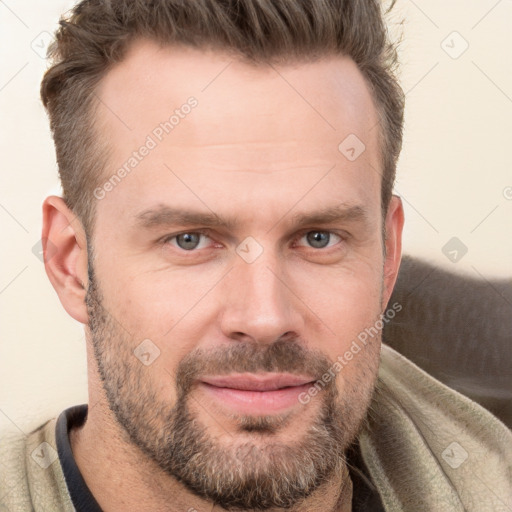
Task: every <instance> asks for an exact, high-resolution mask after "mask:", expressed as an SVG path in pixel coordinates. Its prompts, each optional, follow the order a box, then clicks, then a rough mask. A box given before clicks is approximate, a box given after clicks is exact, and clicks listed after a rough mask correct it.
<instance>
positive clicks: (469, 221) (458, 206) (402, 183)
mask: <svg viewBox="0 0 512 512" xmlns="http://www.w3.org/2000/svg"><path fill="white" fill-rule="evenodd" d="M71 5H72V3H71V2H66V1H63V0H51V1H49V0H47V1H45V2H36V1H35V0H30V1H29V0H25V1H23V0H20V1H17V2H15V1H14V0H6V1H5V2H1V3H0V24H1V26H0V53H1V62H2V66H1V67H0V68H1V69H0V108H1V113H2V114H1V118H0V127H1V147H0V155H1V168H2V170H1V176H2V187H1V190H0V225H1V228H2V260H1V261H2V264H1V267H0V290H1V292H0V308H1V323H0V325H1V341H0V427H2V426H3V425H11V422H14V423H15V424H17V425H18V426H20V427H21V428H23V429H24V430H27V429H28V428H30V426H31V425H35V424H36V423H37V422H38V417H43V416H45V415H47V414H52V413H56V412H58V411H60V410H61V409H62V408H64V407H66V406H68V405H72V404H75V403H81V402H84V401H86V397H87V395H86V365H85V350H84V338H83V329H82V326H80V325H79V324H77V323H76V322H75V321H73V320H71V319H70V318H69V317H68V316H67V314H66V313H65V312H64V310H63V308H62V307H61V305H60V303H59V302H58V300H57V297H56V294H55V292H54V291H53V289H52V287H51V285H50V283H49V281H48V279H47V277H46V274H45V273H44V268H43V264H42V262H41V261H40V260H39V259H38V257H37V256H36V255H34V254H33V248H34V246H35V245H36V244H37V242H38V240H39V238H40V229H41V203H42V200H43V198H44V197H45V196H46V195H48V194H50V193H58V191H59V185H58V181H57V172H56V164H55V159H54V153H53V146H52V142H51V139H50V134H49V130H48V126H47V120H46V117H45V114H44V111H43V109H42V106H41V105H40V102H39V99H38V87H39V82H40V79H41V76H42V73H43V71H44V69H45V62H44V60H43V59H42V58H41V57H40V56H39V54H42V50H43V49H44V46H45V44H46V42H47V39H48V37H49V36H48V34H47V33H50V32H52V31H53V30H54V29H55V27H56V22H57V20H58V16H59V14H60V13H61V12H64V11H65V10H66V9H67V8H69V7H70V6H71ZM400 17H404V18H405V24H404V28H403V30H404V42H403V43H402V46H401V60H402V83H403V87H404V90H405V91H406V92H407V111H406V132H405V140H404V151H403V153H402V157H401V160H400V165H399V174H398V180H397V184H396V193H398V194H399V195H401V196H402V198H403V200H404V203H405V210H406V229H405V235H404V247H405V252H406V253H410V254H414V255H418V256H422V257H423V258H426V259H429V260H431V261H433V262H435V263H436V264H438V265H440V266H443V267H446V268H450V269H453V270H454V271H459V272H466V273H468V274H470V275H473V276H476V275H482V276H484V277H486V278H489V277H492V276H510V275H511V274H512V236H511V233H512V151H511V147H512V72H511V71H512V69H511V62H512V30H511V28H512V2H511V1H510V0H502V1H501V2H496V0H485V1H484V0H480V1H476V2H467V0H464V1H463V0H457V1H453V0H449V1H447V0H428V1H427V0H415V1H414V2H412V1H410V0H398V8H397V12H396V14H395V15H394V16H393V19H394V20H395V21H396V20H398V18H400ZM395 29H396V27H394V28H393V30H395ZM454 32H457V33H458V34H455V33H454ZM41 34H42V35H41ZM443 41H444V43H443ZM466 44H467V45H469V46H468V48H467V49H466V51H465V52H464V53H461V51H462V50H463V49H464V48H465V45H466ZM459 54H460V55H459ZM453 237H457V238H458V239H459V240H460V242H462V243H463V244H464V245H465V246H466V247H467V249H468V252H467V254H465V255H464V256H463V257H462V258H461V259H460V261H458V262H456V263H453V262H451V261H449V259H448V258H447V256H446V255H445V253H446V252H448V251H447V250H446V249H445V250H444V252H443V247H444V246H445V244H446V243H447V242H448V241H449V240H450V239H452V238H453ZM460 242H455V243H456V244H459V243H460ZM451 250H453V248H450V251H451ZM36 252H37V250H36ZM458 254H459V257H460V254H461V252H460V249H459V253H458ZM452 256H453V253H452Z"/></svg>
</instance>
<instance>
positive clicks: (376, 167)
mask: <svg viewBox="0 0 512 512" xmlns="http://www.w3.org/2000/svg"><path fill="white" fill-rule="evenodd" d="M97 94H98V97H99V98H100V104H99V109H98V112H97V119H98V125H97V126H98V130H99V131H100V132H101V133H102V134H103V136H104V137H108V141H109V147H110V148H111V154H110V156H109V161H108V165H107V169H106V172H105V179H104V181H103V182H102V183H100V187H102V186H103V184H104V183H105V182H106V181H107V180H108V179H109V178H110V177H111V176H112V175H113V174H115V173H116V172H117V171H118V169H120V168H122V167H123V166H125V171H127V169H129V171H128V172H124V173H123V172H121V173H118V178H119V177H120V178H121V179H114V180H112V183H114V185H113V186H108V185H107V186H104V187H103V188H102V190H103V191H98V192H97V197H101V199H99V200H98V203H97V211H96V221H95V231H94V238H93V239H92V247H93V250H94V257H93V258H92V260H91V261H89V265H90V271H91V277H93V280H92V282H91V283H90V285H89V290H88V295H87V304H88V312H89V320H90V325H89V327H90V336H91V338H92V341H93V345H94V349H95V358H96V362H95V364H97V365H98V368H99V370H98V375H101V378H102V380H103V386H104V389H105V391H106V396H107V400H108V404H109V407H110V408H111V409H112V411H113V412H114V414H115V417H116V419H117V421H118V423H119V424H120V426H121V427H122V428H123V429H124V430H125V431H126V432H127V433H128V434H129V437H130V439H131V441H132V442H134V443H135V444H136V445H137V446H139V447H140V448H141V449H142V450H143V451H144V453H146V454H147V455H148V456H149V457H151V458H152V459H153V460H155V461H156V462H157V463H158V464H159V465H160V467H161V468H162V469H163V470H164V471H166V472H168V473H170V474H172V475H174V476H175V477H176V478H178V480H180V481H182V482H183V483H184V484H185V485H186V486H187V487H188V488H189V489H190V490H192V491H193V492H195V493H197V494H198V495H200V496H202V497H204V498H207V499H210V500H215V501H216V502H217V503H218V504H220V505H222V506H225V507H226V508H227V507H230V506H238V507H242V508H244V507H245V508H253V507H255V506H256V505H259V506H260V507H261V506H262V505H264V506H267V507H272V506H287V505H288V506H289V505H292V504H293V503H296V502H298V501H299V500H300V499H301V498H304V497H305V496H307V495H309V494H310V493H311V492H312V491H313V490H314V489H315V488H317V487H318V486H319V485H320V484H321V482H322V480H325V478H327V477H329V476H330V475H331V474H332V472H333V471H339V470H340V467H341V465H340V464H341V456H342V454H343V451H344V450H345V449H346V447H347V446H348V444H349V443H350V442H351V441H352V440H353V438H354V436H355V435H356V434H357V432H358V429H359V427H360V424H361V421H362V420H363V418H364V416H365V413H366V410H367V408H368V405H369V402H370V399H371V395H372V391H373V387H374V383H375V378H376V372H377V368H378V360H379V353H380V338H379V336H375V337H374V338H372V339H370V340H369V341H368V342H367V344H366V345H363V344H361V343H359V345H360V351H359V352H357V353H356V354H354V357H353V358H352V359H351V360H350V362H347V361H346V359H344V361H345V363H344V364H343V365H341V366H342V368H341V369H340V366H335V367H333V363H334V362H335V361H340V359H339V358H340V357H343V355H344V354H345V352H346V351H348V350H349V349H350V347H351V346H353V345H352V342H353V341H354V340H355V339H356V338H357V336H358V334H360V333H361V332H362V331H364V330H365V329H366V328H368V327H371V326H373V325H374V323H375V321H376V320H377V318H378V316H379V314H380V313H381V312H382V308H383V307H384V305H385V303H386V302H387V299H388V297H389V293H390V291H391V290H388V288H389V287H387V286H386V281H385V279H384V275H383V268H384V263H385V262H384V255H383V240H382V236H381V231H382V217H381V204H380V184H381V174H380V173H381V163H380V156H379V149H378V130H379V128H378V127H377V124H378V118H377V114H376V111H375V108H374V106H373V103H372V100H371V97H370V94H369V92H368V88H367V86H366V84H365V82H364V80H363V78H362V76H361V74H360V72H359V71H358V70H357V68H356V66H355V64H354V63H353V62H352V61H351V60H349V59H347V58H341V57H336V58H331V59H325V60H322V61H317V62H315V63H309V64H300V65H296V66H293V67H292V66H279V67H271V66H268V65H262V66H260V67H252V66H249V65H247V64H244V63H242V62H239V61H238V60H236V59H233V58H230V57H227V56H225V55H221V54H219V53H205V52H202V51H197V50H192V49H182V48H181V49H180V48H160V47H158V46H156V45H154V44H153V43H149V42H144V43H142V42H139V43H137V44H136V45H135V46H134V47H133V48H132V51H131V52H130V53H129V54H128V56H127V57H126V59H125V60H124V61H123V62H122V63H120V64H119V65H117V67H115V68H114V69H113V70H111V71H110V72H109V73H108V75H107V76H106V77H105V78H104V79H103V80H102V82H101V84H100V87H99V89H98V91H97ZM191 97H193V98H194V99H193V100H189V102H188V105H189V107H184V106H183V105H185V104H187V100H188V99H189V98H191ZM175 110H178V112H177V113H175ZM173 114H174V118H173V119H172V120H171V123H170V124H168V125H165V122H167V121H169V119H170V118H171V116H172V115H173ZM177 119H179V120H178V121H177ZM161 123H163V124H161ZM170 126H171V127H170ZM347 137H349V138H348V139H347V142H345V143H344V144H342V149H341V150H340V149H339V146H340V143H341V142H342V141H344V140H345V139H346V138H347ZM355 137H357V139H356V138H355ZM358 139H359V141H358ZM361 142H362V143H364V151H363V152H362V153H361V150H362V149H363V146H362V145H361ZM143 145H145V146H146V147H147V148H148V150H147V151H144V150H139V148H140V147H141V146H143ZM351 148H353V150H352V149H351ZM134 151H137V154H136V155H133V152H134ZM143 153H144V154H143ZM359 153H360V154H359ZM132 157H133V158H135V159H136V160H132V161H130V160H129V159H130V158H132ZM354 157H356V158H354ZM97 190H98V189H97ZM334 210H336V211H337V213H338V215H327V212H328V211H329V212H331V213H332V212H334ZM197 215H202V216H204V217H205V218H202V219H198V218H196V219H194V218H193V217H194V216H197ZM206 216H207V217H209V218H210V220H213V222H208V221H207V219H206ZM306 217H309V219H308V218H306ZM313 217H314V218H313ZM324 217H325V218H324ZM90 242H91V241H90ZM91 256H92V254H91ZM155 357H156V358H155ZM91 363H94V362H93V361H91ZM329 369H331V372H333V374H334V376H335V378H332V379H331V380H330V381H328V382H326V383H325V382H324V384H325V387H324V388H323V390H322V391H320V392H318V393H316V394H315V393H314V392H313V393H308V390H309V389H310V388H311V387H312V385H313V383H314V382H315V381H316V380H322V376H323V375H324V373H325V372H328V371H329ZM98 379H99V377H98ZM306 402H307V403H306Z"/></svg>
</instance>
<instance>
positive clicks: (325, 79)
mask: <svg viewBox="0 0 512 512" xmlns="http://www.w3.org/2000/svg"><path fill="white" fill-rule="evenodd" d="M96 94H97V97H98V99H99V108H98V126H99V129H100V131H102V133H103V135H104V136H105V137H106V138H108V144H109V146H110V150H111V152H110V153H111V156H110V160H109V162H108V169H106V173H105V178H108V177H109V176H111V175H112V174H113V173H115V172H116V171H117V170H118V169H119V168H120V167H121V166H122V165H123V164H126V162H127V161H128V159H129V157H130V155H131V154H132V152H133V151H134V150H136V149H137V148H139V147H141V146H142V145H143V144H145V143H146V141H148V137H149V138H150V139H151V140H152V141H153V143H154V145H155V147H154V149H152V150H151V151H150V152H149V154H148V155H147V156H145V157H144V158H143V159H141V160H140V161H139V162H137V163H136V166H134V169H135V167H136V172H135V171H134V172H131V169H130V176H129V177H127V178H126V179H124V181H123V183H122V186H116V187H115V190H114V191H113V192H112V193H111V194H109V197H108V199H109V200H114V199H115V198H117V200H120V201H122V197H121V196H122V194H123V193H124V194H127V196H128V195H129V194H130V193H132V194H133V193H135V192H136V193H137V195H138V197H142V198H144V197H145V196H147V195H148V194H149V195H150V194H155V193H157V194H160V195H165V194H164V192H163V191H164V190H166V189H168V190H169V192H171V189H172V186H171V178H170V172H169V168H171V170H172V171H173V174H174V177H173V178H172V179H173V180H174V181H176V176H177V175H179V176H186V177H187V179H189V180H190V182H191V183H194V186H195V187H196V190H203V189H204V188H205V187H208V186H210V187H211V186H216V185H218V184H219V183H222V184H223V188H224V190H226V188H227V189H229V188H231V189H232V191H234V190H235V188H236V187H238V189H239V190H238V191H239V192H240V191H241V190H242V189H243V188H244V189H247V190H246V193H248V194H249V193H250V194H253V193H254V192H255V191H256V190H261V191H265V190H266V191H267V192H268V190H269V184H270V183H272V181H274V182H275V183H276V184H278V186H279V187H283V186H285V185H286V186H287V187H292V188H293V186H294V183H293V181H292V180H294V178H295V177H296V178H297V183H299V182H300V181H301V179H302V180H304V177H305V176H308V177H309V178H311V180H312V181H314V180H315V179H317V178H318V177H320V176H321V175H323V174H325V173H326V172H327V171H328V170H329V169H330V168H333V167H335V168H336V171H337V172H336V173H330V176H329V179H328V180H325V181H324V183H323V185H324V186H326V187H328V188H329V187H331V186H332V185H331V183H330V181H333V180H335V179H338V180H340V177H341V179H343V178H348V181H350V180H352V182H353V183H352V185H355V187H356V188H358V187H359V189H360V191H361V192H362V193H364V191H365V190H367V189H368V182H369V181H371V182H372V184H373V185H375V183H374V182H375V181H376V180H375V176H378V177H379V179H380V176H379V171H380V167H381V163H380V156H379V145H378V115H377V112H376V109H375V107H374V103H373V100H372V97H371V94H370V92H369V89H368V87H367V85H366V82H365V80H364V78H363V76H362V74H361V72H360V71H359V69H358V68H357V66H356V65H355V63H354V62H353V61H352V60H351V59H349V58H348V57H344V56H331V57H325V58H322V59H320V60H317V61H314V62H299V63H294V64H289V65H279V66H278V65H271V64H258V65H254V64H248V63H246V62H243V61H241V60H240V59H237V58H235V57H233V56H230V55H228V54H225V53H222V52H216V51H212V50H208V51H206V50H198V49H192V48H184V47H170V46H166V47H161V46H158V45H157V44H155V43H153V42H150V41H137V42H136V43H135V44H133V46H132V47H131V49H130V51H129V52H128V53H127V55H126V57H125V59H124V60H123V61H122V62H121V63H119V64H117V65H116V66H115V67H114V68H113V69H111V70H110V71H109V72H108V73H107V75H106V76H105V77H104V78H103V79H102V81H101V82H100V85H99V87H98V89H97V91H96ZM190 98H194V102H195V103H194V104H195V106H194V107H193V108H189V107H184V105H186V104H187V102H188V103H190ZM347 150H348V153H347ZM354 153H355V156H358V154H359V153H361V154H360V156H359V157H358V158H357V159H354V158H353V157H354ZM133 163H135V162H133ZM123 174H124V173H123ZM377 181H378V180H377ZM373 185H372V187H370V188H372V189H373V188H374V187H373ZM248 186H249V187H250V190H248ZM278 192H279V191H278ZM273 197H274V198H275V199H276V200H278V199H279V193H278V194H277V195H275V194H274V196H273ZM160 199H161V201H160ZM127 200H128V199H127ZM158 200H159V201H160V202H165V198H164V197H159V198H158ZM349 200H350V198H349Z"/></svg>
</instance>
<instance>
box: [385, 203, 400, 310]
mask: <svg viewBox="0 0 512 512" xmlns="http://www.w3.org/2000/svg"><path fill="white" fill-rule="evenodd" d="M385 226H386V240H385V241H384V244H385V247H386V259H385V261H384V290H383V297H382V299H383V304H382V305H383V307H386V305H387V303H388V301H389V298H390V297H391V293H392V291H393V288H394V286H395V283H396V279H397V277H398V269H399V268H400V261H401V259H402V230H403V227H404V209H403V205H402V200H401V199H400V198H399V197H398V196H395V195H393V196H392V197H391V201H390V203H389V208H388V213H387V215H386V219H385Z"/></svg>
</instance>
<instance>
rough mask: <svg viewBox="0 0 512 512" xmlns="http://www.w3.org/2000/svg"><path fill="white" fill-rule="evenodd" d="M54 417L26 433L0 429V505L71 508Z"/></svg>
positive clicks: (22, 509)
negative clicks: (58, 447) (56, 438)
mask: <svg viewBox="0 0 512 512" xmlns="http://www.w3.org/2000/svg"><path fill="white" fill-rule="evenodd" d="M55 425H56V419H55V418H52V419H49V420H47V421H45V422H44V423H42V424H41V425H40V426H39V427H37V428H36V429H34V430H32V431H31V432H29V433H24V432H22V431H21V430H18V429H14V428H10V429H4V430H2V431H1V432H0V468H1V471H0V473H1V474H0V505H2V506H4V507H6V509H7V510H16V512H25V511H27V512H29V511H32V510H52V511H56V512H57V511H74V508H73V506H72V504H71V501H70V499H69V495H68V493H67V487H66V483H65V480H64V475H63V473H62V468H61V466H60V461H59V457H58V453H57V446H56V441H55Z"/></svg>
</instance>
